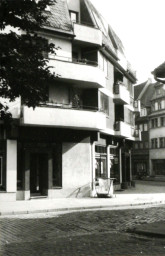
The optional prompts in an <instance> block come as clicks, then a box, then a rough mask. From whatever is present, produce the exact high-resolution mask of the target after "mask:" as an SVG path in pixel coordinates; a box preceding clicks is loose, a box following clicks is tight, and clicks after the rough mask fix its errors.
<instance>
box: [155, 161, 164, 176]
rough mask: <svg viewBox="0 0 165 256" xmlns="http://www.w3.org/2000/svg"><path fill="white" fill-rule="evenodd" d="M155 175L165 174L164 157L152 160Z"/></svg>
mask: <svg viewBox="0 0 165 256" xmlns="http://www.w3.org/2000/svg"><path fill="white" fill-rule="evenodd" d="M152 164H153V172H154V174H155V175H165V168H164V166H165V159H158V160H152Z"/></svg>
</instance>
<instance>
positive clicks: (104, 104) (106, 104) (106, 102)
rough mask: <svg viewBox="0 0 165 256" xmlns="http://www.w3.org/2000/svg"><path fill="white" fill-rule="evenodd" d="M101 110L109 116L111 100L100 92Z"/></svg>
mask: <svg viewBox="0 0 165 256" xmlns="http://www.w3.org/2000/svg"><path fill="white" fill-rule="evenodd" d="M100 110H101V111H103V112H104V113H106V114H107V115H109V99H108V96H106V95H105V94H104V93H102V92H100Z"/></svg>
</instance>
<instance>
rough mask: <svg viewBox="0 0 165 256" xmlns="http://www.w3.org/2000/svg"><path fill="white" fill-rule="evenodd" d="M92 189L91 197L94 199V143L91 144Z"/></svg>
mask: <svg viewBox="0 0 165 256" xmlns="http://www.w3.org/2000/svg"><path fill="white" fill-rule="evenodd" d="M91 153H92V154H91V155H92V177H91V179H92V188H91V197H95V196H96V190H95V184H94V181H95V178H96V174H95V164H96V163H95V142H93V144H92V152H91Z"/></svg>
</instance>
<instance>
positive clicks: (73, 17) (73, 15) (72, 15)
mask: <svg viewBox="0 0 165 256" xmlns="http://www.w3.org/2000/svg"><path fill="white" fill-rule="evenodd" d="M69 13H70V19H71V21H72V22H73V23H76V22H78V13H77V12H73V11H70V12H69Z"/></svg>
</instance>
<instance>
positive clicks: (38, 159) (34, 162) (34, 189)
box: [30, 153, 48, 196]
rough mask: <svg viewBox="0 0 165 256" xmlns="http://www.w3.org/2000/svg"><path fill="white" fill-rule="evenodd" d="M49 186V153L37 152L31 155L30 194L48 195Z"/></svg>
mask: <svg viewBox="0 0 165 256" xmlns="http://www.w3.org/2000/svg"><path fill="white" fill-rule="evenodd" d="M47 188H48V155H47V154H41V153H35V154H31V157H30V194H31V195H34V196H35V195H36V196H37V195H46V191H47Z"/></svg>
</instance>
